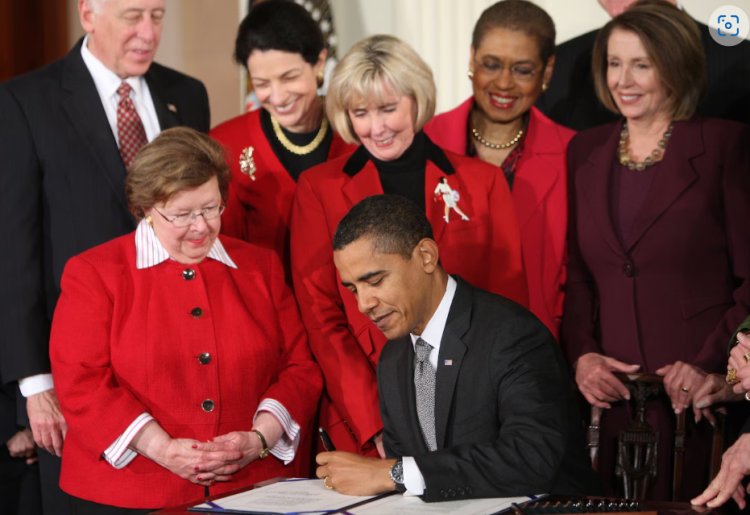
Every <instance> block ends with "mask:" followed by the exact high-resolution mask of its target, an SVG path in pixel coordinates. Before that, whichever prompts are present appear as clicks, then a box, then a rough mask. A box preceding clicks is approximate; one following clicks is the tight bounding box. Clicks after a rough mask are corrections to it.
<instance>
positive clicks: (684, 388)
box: [680, 386, 690, 393]
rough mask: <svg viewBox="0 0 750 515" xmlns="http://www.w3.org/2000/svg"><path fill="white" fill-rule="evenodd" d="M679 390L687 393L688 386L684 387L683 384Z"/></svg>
mask: <svg viewBox="0 0 750 515" xmlns="http://www.w3.org/2000/svg"><path fill="white" fill-rule="evenodd" d="M680 390H682V391H683V392H685V393H688V392H689V391H690V388H686V387H684V386H683V387H682V388H680Z"/></svg>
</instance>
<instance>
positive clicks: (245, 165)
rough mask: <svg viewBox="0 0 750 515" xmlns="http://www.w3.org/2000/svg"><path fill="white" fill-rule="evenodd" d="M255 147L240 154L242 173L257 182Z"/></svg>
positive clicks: (248, 148)
mask: <svg viewBox="0 0 750 515" xmlns="http://www.w3.org/2000/svg"><path fill="white" fill-rule="evenodd" d="M254 151H255V149H254V148H253V147H247V148H245V149H244V150H243V151H242V152H240V171H241V172H242V173H244V174H245V175H247V176H248V177H250V179H252V180H255V160H254V159H253V152H254Z"/></svg>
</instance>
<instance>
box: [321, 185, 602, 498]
mask: <svg viewBox="0 0 750 515" xmlns="http://www.w3.org/2000/svg"><path fill="white" fill-rule="evenodd" d="M333 245H334V249H335V250H334V262H335V264H336V268H337V269H338V271H339V275H340V277H341V281H342V284H344V285H345V286H346V287H347V288H348V289H350V290H351V291H352V293H353V294H354V295H355V297H356V299H357V303H358V306H359V309H360V311H361V312H362V313H364V314H366V315H367V316H368V317H369V318H370V319H371V320H372V321H373V322H374V323H375V324H376V325H377V327H378V328H379V329H380V330H381V331H383V333H384V334H385V335H386V337H387V338H388V339H389V342H388V343H387V344H386V346H385V348H384V349H383V352H382V354H381V357H380V362H379V364H378V369H377V375H378V392H379V395H380V411H381V416H382V418H383V423H384V431H383V443H384V446H385V449H386V455H387V456H388V457H389V458H390V459H385V460H380V459H376V458H367V457H362V456H357V455H354V454H350V453H344V452H328V453H321V454H319V455H318V457H317V462H318V465H319V467H318V469H317V475H318V477H322V478H325V484H326V486H327V487H329V488H335V489H336V490H338V491H340V492H343V493H346V494H358V495H366V494H374V493H379V492H384V491H389V490H394V489H395V490H399V491H407V490H408V491H409V492H410V493H414V494H417V495H421V496H423V499H424V500H425V501H443V500H451V499H465V498H475V497H507V496H517V495H524V494H538V493H542V492H548V493H560V494H572V495H575V494H578V495H583V494H588V493H595V492H596V491H597V481H596V479H595V478H594V474H593V471H592V470H591V468H590V466H589V464H588V462H587V459H586V456H585V453H584V443H583V438H582V434H581V427H580V425H579V424H578V420H579V419H578V418H577V417H578V415H577V408H576V405H575V401H574V397H573V390H572V384H571V382H570V378H569V376H568V373H567V370H566V366H565V363H564V361H563V357H562V354H561V352H560V349H559V346H558V345H556V344H555V342H554V340H553V338H552V336H551V335H550V333H549V332H548V331H547V330H546V329H545V327H544V326H543V325H542V324H541V322H539V320H537V319H536V318H535V317H534V316H533V315H532V314H531V313H529V312H528V311H527V310H526V309H524V308H522V307H521V306H519V305H517V304H515V303H513V302H512V301H510V300H508V299H506V298H503V297H500V296H498V295H494V294H491V293H488V292H485V291H483V290H479V289H477V288H474V287H472V286H470V285H469V284H468V283H466V282H464V281H462V280H461V279H459V278H453V277H450V276H449V275H448V274H446V273H445V271H444V270H443V269H442V267H441V266H440V264H439V257H440V256H439V251H438V247H437V244H436V243H435V240H434V239H433V237H432V230H431V228H430V224H429V223H428V221H427V219H426V218H425V216H424V214H423V213H421V212H420V210H419V208H418V207H416V206H415V205H413V204H412V203H411V202H410V201H408V200H406V199H404V198H403V197H400V196H394V195H381V196H375V197H369V198H367V199H365V200H363V201H362V202H360V203H359V204H357V205H356V206H354V207H353V208H352V209H351V211H349V213H348V214H347V215H346V216H345V217H344V219H343V220H342V221H341V223H340V224H339V226H338V229H337V231H336V234H335V237H334V243H333Z"/></svg>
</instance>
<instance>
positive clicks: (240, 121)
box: [210, 109, 355, 263]
mask: <svg viewBox="0 0 750 515" xmlns="http://www.w3.org/2000/svg"><path fill="white" fill-rule="evenodd" d="M210 136H211V137H213V138H214V139H215V140H216V141H218V142H219V143H221V144H222V145H223V146H224V148H225V150H226V152H227V158H228V160H229V167H230V168H231V170H232V181H231V183H230V184H229V198H228V199H227V208H226V210H225V211H224V214H223V215H222V217H221V219H222V222H221V232H222V233H223V234H228V235H229V236H233V237H235V238H240V239H242V240H245V241H249V242H251V243H254V244H256V245H259V246H261V247H265V248H269V249H274V250H276V251H277V252H278V254H279V256H281V257H282V260H283V261H284V262H285V263H287V262H288V252H289V250H288V240H289V218H290V216H291V215H290V213H291V210H292V200H293V198H294V191H295V190H296V189H297V183H296V182H294V179H292V177H291V176H290V175H289V172H287V170H286V169H285V168H284V165H282V164H281V161H279V158H278V157H277V156H276V154H275V153H274V151H273V149H272V148H271V144H270V143H269V142H268V139H266V135H265V133H264V132H263V129H262V128H261V123H260V109H258V110H256V111H252V112H250V113H245V114H243V115H240V116H237V117H235V118H232V119H231V120H228V121H226V122H224V123H222V124H220V125H218V126H216V127H214V128H213V129H212V130H211V132H210ZM247 147H252V148H253V160H254V161H255V167H256V171H255V174H254V177H255V180H252V179H251V178H250V177H249V176H248V175H247V174H245V173H242V171H241V170H240V154H241V153H242V151H243V150H244V149H245V148H247ZM354 148H355V147H354V146H353V145H348V144H346V143H344V141H343V140H342V139H341V138H340V137H339V135H338V134H336V133H334V135H333V141H332V142H331V148H330V149H329V151H328V159H333V158H335V157H338V156H340V155H343V154H345V153H348V152H351V151H352V150H354Z"/></svg>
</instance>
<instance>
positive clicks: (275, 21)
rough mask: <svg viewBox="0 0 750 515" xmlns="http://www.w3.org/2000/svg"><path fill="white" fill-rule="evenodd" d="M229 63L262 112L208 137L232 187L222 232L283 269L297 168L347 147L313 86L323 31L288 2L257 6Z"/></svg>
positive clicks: (317, 82)
mask: <svg viewBox="0 0 750 515" xmlns="http://www.w3.org/2000/svg"><path fill="white" fill-rule="evenodd" d="M234 55H235V59H236V60H237V62H238V63H239V64H240V65H242V66H244V67H246V68H247V70H248V71H249V73H250V80H251V82H252V84H253V88H254V90H255V93H256V95H257V96H258V100H259V101H260V103H261V109H258V110H256V111H253V112H250V113H246V114H243V115H240V116H238V117H236V118H232V119H231V120H228V121H226V122H224V123H222V124H221V125H219V126H217V127H215V128H214V129H213V130H212V131H211V133H210V135H211V136H212V137H213V138H214V139H216V140H217V141H218V142H220V143H221V144H222V145H223V146H224V148H225V149H226V151H227V157H228V161H229V166H230V168H231V170H232V182H231V185H230V187H229V197H228V199H227V208H226V211H225V212H224V215H223V217H222V219H223V222H222V228H221V230H222V233H224V234H228V235H230V236H233V237H235V238H240V239H243V240H245V241H249V242H251V243H254V244H256V245H259V246H261V247H266V248H269V249H273V250H276V251H277V252H278V253H279V256H281V258H282V260H283V261H284V263H287V264H288V260H289V256H288V252H289V249H288V243H289V241H288V240H289V217H290V212H291V207H292V199H293V198H294V191H295V189H296V188H297V178H298V177H299V174H300V173H302V171H303V170H305V169H307V168H309V167H311V166H314V165H317V164H320V163H322V162H324V161H327V160H329V159H332V158H334V157H337V156H340V155H342V154H344V153H345V152H348V151H351V150H353V147H352V146H350V145H347V144H346V143H344V142H343V141H342V140H341V138H340V137H339V136H338V135H336V134H335V133H334V132H333V130H332V129H331V127H330V125H329V123H328V120H327V119H326V117H325V106H324V100H323V98H322V97H319V96H318V88H319V87H320V86H321V85H322V83H323V69H324V66H325V62H326V49H325V42H324V39H323V34H322V33H321V31H320V27H319V26H318V24H317V22H315V21H314V20H313V19H312V17H311V16H310V14H309V13H308V12H307V10H306V9H305V8H304V7H302V6H300V5H297V4H295V3H294V2H282V3H276V2H272V3H268V4H258V5H256V6H254V7H253V8H252V10H251V11H250V14H248V16H247V17H246V18H245V19H244V20H243V21H242V23H241V24H240V28H239V32H238V34H237V41H236V46H235V54H234Z"/></svg>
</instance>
